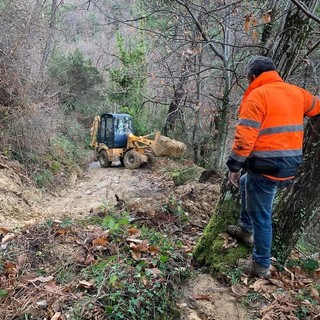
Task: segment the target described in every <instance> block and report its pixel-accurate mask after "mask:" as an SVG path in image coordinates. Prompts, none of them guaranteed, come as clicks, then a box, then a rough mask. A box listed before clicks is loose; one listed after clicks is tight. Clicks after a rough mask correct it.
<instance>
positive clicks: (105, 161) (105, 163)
mask: <svg viewBox="0 0 320 320" xmlns="http://www.w3.org/2000/svg"><path fill="white" fill-rule="evenodd" d="M99 163H100V166H101V167H102V168H109V167H110V166H111V161H110V160H109V156H108V153H107V151H106V150H101V151H100V152H99Z"/></svg>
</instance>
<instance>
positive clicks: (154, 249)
mask: <svg viewBox="0 0 320 320" xmlns="http://www.w3.org/2000/svg"><path fill="white" fill-rule="evenodd" d="M148 249H149V252H150V253H151V255H152V256H153V255H155V254H157V253H158V252H159V251H160V248H159V247H157V246H154V245H150V246H149V248H148Z"/></svg>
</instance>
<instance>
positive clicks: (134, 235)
mask: <svg viewBox="0 0 320 320" xmlns="http://www.w3.org/2000/svg"><path fill="white" fill-rule="evenodd" d="M128 232H129V234H130V236H131V237H132V238H139V237H141V231H140V230H139V229H137V228H129V229H128Z"/></svg>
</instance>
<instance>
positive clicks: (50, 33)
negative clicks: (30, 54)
mask: <svg viewBox="0 0 320 320" xmlns="http://www.w3.org/2000/svg"><path fill="white" fill-rule="evenodd" d="M58 7H59V4H58V1H57V0H52V3H51V17H50V21H49V29H48V35H47V39H46V44H45V47H44V50H43V54H42V59H41V64H40V71H42V70H44V68H45V66H46V65H47V62H48V59H49V55H50V53H51V51H52V48H53V33H54V28H55V26H56V19H57V11H58Z"/></svg>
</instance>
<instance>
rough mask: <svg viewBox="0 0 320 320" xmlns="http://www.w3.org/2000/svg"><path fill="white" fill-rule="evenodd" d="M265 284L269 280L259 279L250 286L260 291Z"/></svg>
mask: <svg viewBox="0 0 320 320" xmlns="http://www.w3.org/2000/svg"><path fill="white" fill-rule="evenodd" d="M267 284H270V282H269V280H266V279H259V280H257V281H256V282H255V283H254V284H252V285H251V286H250V288H252V289H253V290H254V291H256V292H262V291H264V290H263V288H264V286H266V285H267Z"/></svg>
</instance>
